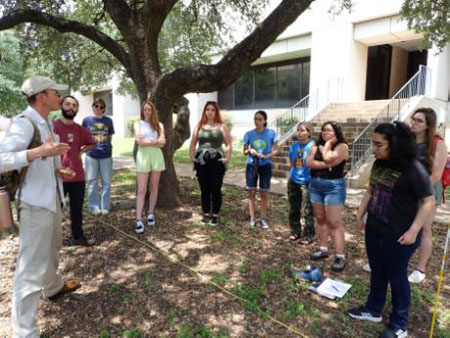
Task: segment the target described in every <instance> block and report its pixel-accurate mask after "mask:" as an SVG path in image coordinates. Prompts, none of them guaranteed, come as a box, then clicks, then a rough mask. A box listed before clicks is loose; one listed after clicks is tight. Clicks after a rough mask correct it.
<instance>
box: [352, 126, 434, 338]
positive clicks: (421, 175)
mask: <svg viewBox="0 0 450 338" xmlns="http://www.w3.org/2000/svg"><path fill="white" fill-rule="evenodd" d="M372 147H373V152H374V155H375V158H376V161H375V163H374V164H373V167H372V171H371V175H370V186H369V189H368V191H367V192H366V194H365V195H364V197H363V199H362V201H361V205H360V207H359V209H358V212H357V214H356V225H357V228H358V230H359V231H363V229H364V228H365V239H366V250H367V256H368V258H369V264H370V267H371V270H372V271H371V277H370V293H369V296H368V298H367V301H366V304H365V305H364V306H361V307H359V308H354V309H350V310H349V311H348V314H349V315H350V317H352V318H355V319H360V320H367V321H372V322H376V323H379V322H381V313H382V311H383V307H384V303H385V301H386V294H387V287H388V284H390V285H391V294H392V313H391V316H390V323H389V326H388V328H387V329H386V330H385V331H383V332H382V333H381V335H380V337H382V338H388V337H397V338H401V337H407V319H408V312H409V307H410V302H411V292H410V287H409V282H408V272H407V269H408V262H409V260H410V258H411V256H412V254H413V253H414V251H415V250H416V249H417V248H418V247H419V245H420V239H421V229H422V227H423V226H424V224H425V223H426V222H427V219H429V218H430V217H431V216H432V214H433V209H434V198H433V190H432V187H431V182H430V177H429V175H428V173H427V171H426V170H425V168H424V167H423V166H422V164H420V162H419V161H418V160H417V158H416V144H415V137H414V134H413V133H412V132H411V130H410V129H409V128H408V126H407V125H405V124H404V123H401V122H394V123H384V124H380V125H378V126H377V127H376V128H375V131H374V133H373V136H372ZM366 213H367V214H368V217H367V222H366V224H364V221H363V216H364V215H365V214H366Z"/></svg>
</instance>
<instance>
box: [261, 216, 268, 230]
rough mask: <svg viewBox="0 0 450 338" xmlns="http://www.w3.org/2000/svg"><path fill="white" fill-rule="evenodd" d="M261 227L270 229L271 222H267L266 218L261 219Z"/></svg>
mask: <svg viewBox="0 0 450 338" xmlns="http://www.w3.org/2000/svg"><path fill="white" fill-rule="evenodd" d="M261 229H269V224H268V223H267V221H266V219H265V218H263V219H262V220H261Z"/></svg>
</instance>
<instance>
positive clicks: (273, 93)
mask: <svg viewBox="0 0 450 338" xmlns="http://www.w3.org/2000/svg"><path fill="white" fill-rule="evenodd" d="M309 73H310V61H309V58H307V59H301V60H291V61H286V62H280V63H276V64H267V65H263V66H255V67H252V68H250V69H249V70H248V71H246V72H245V73H244V74H243V75H242V76H241V78H239V80H237V81H236V82H235V83H234V84H232V85H231V86H229V87H228V88H226V89H225V90H223V91H220V92H219V93H218V94H219V95H218V99H219V104H220V106H221V108H223V109H267V108H288V107H290V106H292V105H294V104H295V103H297V102H298V101H300V100H301V99H302V98H303V97H305V96H306V95H308V93H309Z"/></svg>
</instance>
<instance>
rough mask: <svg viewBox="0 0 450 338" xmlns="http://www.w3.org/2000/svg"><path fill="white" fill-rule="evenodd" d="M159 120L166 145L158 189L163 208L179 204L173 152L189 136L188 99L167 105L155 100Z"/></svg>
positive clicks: (160, 204)
mask: <svg viewBox="0 0 450 338" xmlns="http://www.w3.org/2000/svg"><path fill="white" fill-rule="evenodd" d="M155 101H156V103H157V106H159V107H162V108H158V110H159V116H160V117H161V122H162V123H163V125H164V132H165V136H166V145H165V146H164V147H163V148H162V151H163V154H164V162H165V164H166V170H165V171H164V172H163V173H162V175H161V180H160V182H159V190H158V203H157V204H158V206H159V207H163V208H176V207H178V206H179V205H180V200H179V190H180V189H179V185H178V179H177V175H176V172H175V165H174V162H173V154H174V153H175V152H176V151H177V149H179V148H180V147H181V146H182V144H183V143H184V141H185V140H187V139H188V138H189V135H190V129H189V108H188V103H189V102H188V101H187V100H186V99H185V98H181V99H180V100H179V101H178V103H177V104H175V105H167V104H163V103H161V101H158V100H157V99H156V100H155ZM161 109H162V110H161ZM173 113H176V114H177V123H176V125H175V128H174V127H173V119H172V115H173Z"/></svg>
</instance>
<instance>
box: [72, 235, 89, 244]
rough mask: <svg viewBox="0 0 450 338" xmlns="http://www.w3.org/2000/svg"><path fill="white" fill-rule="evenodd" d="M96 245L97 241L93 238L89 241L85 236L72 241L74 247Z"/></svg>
mask: <svg viewBox="0 0 450 338" xmlns="http://www.w3.org/2000/svg"><path fill="white" fill-rule="evenodd" d="M94 244H95V239H93V238H89V239H87V238H86V237H85V236H81V237H80V238H78V239H73V240H72V245H80V246H93V245H94Z"/></svg>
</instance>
